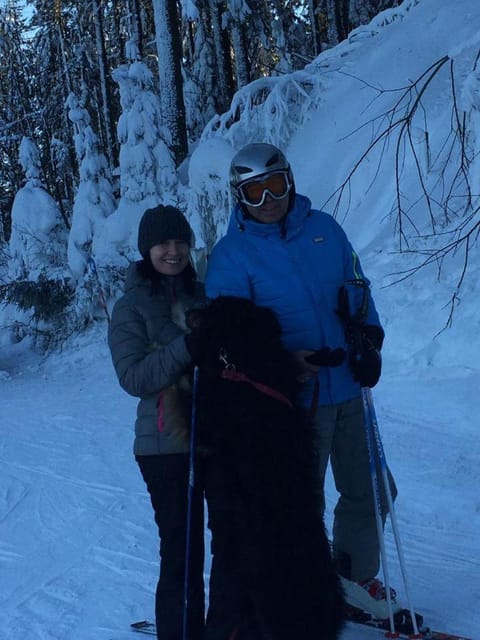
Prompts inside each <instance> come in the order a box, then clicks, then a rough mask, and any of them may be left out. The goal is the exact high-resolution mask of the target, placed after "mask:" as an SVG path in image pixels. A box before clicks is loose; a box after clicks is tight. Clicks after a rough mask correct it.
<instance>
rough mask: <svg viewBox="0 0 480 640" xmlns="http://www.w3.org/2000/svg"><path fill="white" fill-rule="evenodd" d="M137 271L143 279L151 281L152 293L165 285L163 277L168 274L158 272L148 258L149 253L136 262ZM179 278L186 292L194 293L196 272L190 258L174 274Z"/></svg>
mask: <svg viewBox="0 0 480 640" xmlns="http://www.w3.org/2000/svg"><path fill="white" fill-rule="evenodd" d="M137 271H138V273H139V274H140V275H141V276H142V278H145V280H150V282H151V285H152V286H151V293H152V295H153V294H155V293H158V292H159V291H160V290H161V289H163V287H164V285H165V279H166V278H168V277H169V276H165V275H163V274H162V273H159V272H158V271H157V270H156V269H155V267H154V266H153V264H152V260H151V258H150V254H147V255H146V256H145V257H144V258H143V260H140V262H137ZM176 277H177V278H179V279H180V280H181V282H182V284H183V288H184V290H185V292H186V293H188V294H189V295H194V293H195V284H196V282H197V272H196V271H195V268H194V266H193V264H192V261H191V258H190V260H189V262H188V264H187V266H186V267H185V269H184V270H183V271H182V272H181V273H180V274H179V275H178V276H176Z"/></svg>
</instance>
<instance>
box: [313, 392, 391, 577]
mask: <svg viewBox="0 0 480 640" xmlns="http://www.w3.org/2000/svg"><path fill="white" fill-rule="evenodd" d="M312 428H313V433H312V435H313V448H314V453H315V467H316V473H315V476H316V483H317V484H316V493H317V494H318V500H319V506H320V509H321V511H322V513H323V511H324V510H325V496H324V482H325V473H326V470H327V465H328V461H329V459H330V463H331V467H332V473H333V477H334V480H335V486H336V489H337V491H338V493H339V494H340V497H339V499H338V502H337V505H336V507H335V510H334V521H333V530H332V533H333V556H334V559H335V560H336V562H337V566H338V570H339V573H340V574H341V575H343V576H344V577H346V578H349V579H350V580H355V581H357V580H368V579H370V578H373V577H374V576H376V575H377V573H378V570H379V566H380V559H379V555H380V549H379V543H378V535H377V527H376V521H375V503H374V498H373V490H372V480H371V473H370V467H369V457H368V448H367V441H366V435H365V425H364V417H363V405H362V399H361V397H360V398H354V399H353V400H349V401H347V402H342V403H340V404H336V405H321V406H318V407H317V411H316V414H315V417H314V420H313V424H312ZM377 466H378V465H377ZM377 476H378V478H379V484H380V488H381V504H382V514H383V521H384V523H385V517H386V514H387V513H388V506H387V501H386V497H385V491H384V488H383V486H382V485H383V483H382V475H381V472H380V470H379V469H377ZM388 477H389V481H390V488H391V491H392V497H393V498H394V499H395V497H396V495H397V490H396V487H395V482H394V480H393V477H392V475H391V473H390V470H388Z"/></svg>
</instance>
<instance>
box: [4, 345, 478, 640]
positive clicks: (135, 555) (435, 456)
mask: <svg viewBox="0 0 480 640" xmlns="http://www.w3.org/2000/svg"><path fill="white" fill-rule="evenodd" d="M2 366H3V365H2ZM9 374H10V375H9V377H8V378H7V379H4V380H3V381H2V383H1V384H2V396H1V400H0V412H1V414H2V415H3V416H5V417H6V418H7V420H5V418H4V425H5V426H4V429H3V432H2V436H1V442H0V452H1V459H2V478H3V480H2V484H1V488H0V525H1V531H2V536H1V542H0V563H1V567H2V569H1V574H2V596H3V598H2V600H3V606H2V607H1V609H0V628H1V629H2V640H24V639H28V640H57V639H58V640H80V639H81V640H99V639H105V640H124V639H126V638H129V637H130V638H131V637H132V632H130V631H129V630H128V625H129V624H130V622H132V621H133V620H138V619H143V618H146V617H148V618H152V616H153V597H154V595H153V594H154V590H155V585H156V574H157V558H158V541H157V537H156V530H155V526H154V523H153V518H152V514H151V507H150V504H149V500H148V496H147V493H146V491H145V489H144V486H143V482H142V480H141V477H140V474H139V472H138V469H137V467H136V463H135V461H134V458H133V455H132V452H131V446H132V431H133V421H134V416H135V407H136V401H135V399H133V398H129V397H128V396H126V394H125V393H123V392H122V390H121V389H120V387H119V386H118V383H117V380H116V378H115V375H114V372H113V369H112V367H111V364H110V359H109V355H108V350H107V347H106V345H105V343H104V340H100V339H98V345H97V347H96V349H95V355H92V353H91V350H87V351H86V352H85V356H84V357H82V356H81V355H78V356H76V357H72V356H71V355H68V354H60V355H57V356H53V357H52V358H50V360H48V361H47V362H45V363H40V364H39V365H38V364H35V365H32V366H31V367H30V368H29V369H27V371H26V372H24V373H22V374H20V373H19V372H18V371H16V370H15V367H13V368H12V369H11V371H10V372H9ZM460 382H462V384H460ZM430 384H431V381H429V380H413V379H410V378H405V379H400V380H399V381H398V380H397V381H396V384H395V385H391V384H389V382H388V380H387V381H382V384H381V388H379V389H378V390H377V389H376V390H375V394H374V395H375V398H376V405H377V414H378V421H379V426H380V429H381V432H382V434H383V440H384V446H385V452H386V456H387V460H388V462H389V465H390V467H391V468H392V470H393V472H394V475H395V478H396V480H397V484H398V486H399V498H398V500H397V517H398V521H399V528H400V533H401V540H402V546H403V549H404V554H405V558H406V565H407V573H408V576H409V579H410V588H411V593H412V599H413V603H414V605H415V607H416V608H417V609H418V610H419V611H421V612H422V613H423V614H424V615H425V616H426V618H427V621H428V623H429V624H430V625H431V626H432V627H434V628H441V629H446V630H450V631H456V632H458V633H464V634H466V635H470V636H473V637H474V636H475V631H478V629H479V628H480V620H479V614H478V611H477V608H476V607H477V605H478V602H479V601H480V585H479V579H478V575H479V574H480V564H479V547H480V542H479V536H478V512H479V511H480V502H479V501H480V498H479V497H478V495H477V494H478V469H477V467H478V462H477V461H478V459H479V445H478V443H477V440H478V438H474V436H473V432H474V426H473V425H472V424H471V421H470V420H469V419H466V418H465V417H463V418H462V419H461V420H460V419H457V422H456V424H455V426H453V425H452V424H451V419H452V415H456V416H457V418H458V411H457V410H453V409H451V408H449V407H450V405H451V404H452V403H454V406H455V401H456V396H455V393H458V394H459V395H461V392H462V390H464V389H465V384H464V381H459V383H458V384H455V381H453V382H452V383H449V384H447V383H444V384H446V386H449V389H450V397H449V399H448V402H447V400H445V402H444V403H441V404H439V403H438V398H439V397H440V396H439V394H438V391H437V392H436V393H435V395H434V399H436V403H437V405H435V402H421V401H420V400H421V399H423V400H425V399H426V398H427V397H428V388H429V385H430ZM452 393H453V395H452ZM445 397H447V396H445ZM456 406H460V403H457V404H456ZM475 409H477V414H478V410H480V406H479V401H478V400H477V399H475V398H474V397H473V394H472V397H471V398H470V399H469V411H473V412H475ZM470 436H472V437H471V438H470ZM327 494H328V509H327V515H326V522H327V526H328V525H329V522H331V510H332V508H333V505H334V502H335V498H336V494H335V491H334V488H333V484H332V479H331V477H330V476H329V478H328V479H327ZM475 510H476V511H475ZM475 516H476V517H475ZM206 541H207V544H208V532H207V534H206ZM386 547H387V555H388V558H389V568H390V574H391V579H392V583H393V584H394V586H395V587H396V588H397V591H398V592H399V595H400V597H402V599H403V598H404V591H403V587H402V583H401V574H400V569H399V566H398V561H397V557H396V553H395V543H394V538H393V533H392V530H391V526H390V524H389V523H387V528H386ZM209 563H210V560H209V559H208V560H207V566H206V574H208V571H209ZM449 611H453V612H455V615H456V617H457V619H453V618H452V616H451V614H449ZM376 635H378V636H379V637H381V635H379V634H378V632H374V631H371V630H368V629H359V628H358V627H354V628H352V627H351V626H347V628H346V630H345V632H344V633H343V636H342V637H343V638H344V639H345V640H353V639H356V640H363V639H364V638H365V639H366V638H372V637H375V636H376ZM138 637H141V636H138Z"/></svg>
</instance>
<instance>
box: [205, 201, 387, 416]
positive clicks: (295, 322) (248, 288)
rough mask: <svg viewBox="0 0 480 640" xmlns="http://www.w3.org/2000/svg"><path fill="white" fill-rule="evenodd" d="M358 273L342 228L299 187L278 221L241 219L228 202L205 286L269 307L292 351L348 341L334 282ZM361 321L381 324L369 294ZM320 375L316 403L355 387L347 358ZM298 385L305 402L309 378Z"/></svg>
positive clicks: (354, 392) (347, 394) (347, 395)
mask: <svg viewBox="0 0 480 640" xmlns="http://www.w3.org/2000/svg"><path fill="white" fill-rule="evenodd" d="M357 278H363V279H366V278H365V276H364V274H363V272H362V268H361V266H360V262H359V260H358V257H357V255H356V253H355V252H354V250H353V248H352V246H351V244H350V242H349V241H348V239H347V236H346V234H345V232H344V231H343V229H342V228H341V227H340V225H339V224H338V223H337V222H335V220H334V219H333V217H332V216H330V215H329V214H327V213H324V212H322V211H317V210H315V209H312V208H311V202H310V200H309V199H308V198H306V197H305V196H302V195H299V194H297V195H296V197H295V203H294V206H293V208H292V209H291V210H290V212H289V214H288V216H287V217H286V218H285V220H284V221H283V223H279V224H261V223H258V222H256V221H255V220H253V219H250V218H248V219H245V218H244V214H243V211H242V209H241V208H240V207H239V206H237V207H236V208H235V209H234V211H233V213H232V217H231V220H230V223H229V227H228V230H227V233H226V235H225V236H224V237H223V238H222V239H221V240H220V241H219V242H218V244H217V245H216V246H215V248H214V250H213V252H212V255H211V257H210V259H209V261H208V269H207V276H206V293H207V296H208V297H209V298H214V297H216V296H219V295H232V296H240V297H242V298H249V299H250V300H253V301H254V302H255V303H256V304H258V305H261V306H265V307H269V308H271V309H273V310H274V311H275V312H276V313H277V316H278V318H279V321H280V323H281V326H282V328H283V340H284V343H285V345H286V347H287V348H288V349H290V350H291V351H297V350H299V349H312V350H316V349H321V348H322V347H325V346H328V347H331V348H335V347H343V348H344V349H346V348H347V347H346V344H345V336H344V330H343V326H342V323H341V321H340V320H339V318H338V316H337V314H336V313H335V310H336V308H337V301H338V291H339V288H340V287H341V286H342V285H343V284H344V282H345V281H346V280H352V279H357ZM367 282H368V280H367ZM369 295H370V293H369ZM367 324H372V325H378V326H380V322H379V318H378V314H377V311H376V309H375V305H374V303H373V300H372V299H371V296H370V300H369V311H368V318H367ZM318 381H319V404H337V403H339V402H344V401H346V400H350V399H352V398H355V397H357V396H359V395H360V386H359V385H358V383H356V382H355V381H354V380H353V378H352V375H351V373H350V370H349V368H348V364H347V363H346V362H345V363H344V364H343V365H341V366H340V367H335V368H328V367H322V368H321V369H320V371H319V373H318ZM304 387H305V389H304V393H302V397H301V398H300V402H301V404H303V405H305V406H310V404H311V402H312V394H313V388H314V383H313V379H312V380H311V381H310V382H309V383H307V384H306V385H304Z"/></svg>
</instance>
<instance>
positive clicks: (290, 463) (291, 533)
mask: <svg viewBox="0 0 480 640" xmlns="http://www.w3.org/2000/svg"><path fill="white" fill-rule="evenodd" d="M194 324H196V325H197V327H199V331H200V332H201V335H202V350H201V352H202V357H201V358H200V362H199V372H200V375H199V384H198V394H197V397H198V399H197V438H198V443H199V445H200V446H201V448H202V449H204V448H205V449H206V450H207V451H209V454H208V458H207V464H208V463H209V464H211V465H212V466H213V465H216V469H215V471H216V472H218V474H219V477H220V481H219V484H218V486H219V489H220V492H223V497H222V499H221V500H220V502H221V503H223V507H227V508H224V509H223V510H221V516H218V514H215V513H212V514H210V519H211V527H212V534H213V540H214V544H215V545H216V546H217V547H218V546H220V547H221V546H222V543H223V541H222V537H227V538H228V539H229V540H230V544H231V547H232V550H233V553H234V554H236V562H235V563H234V565H232V566H233V567H234V568H233V572H234V573H235V575H232V581H236V583H237V584H236V587H237V588H238V590H239V592H241V593H243V594H244V597H245V598H247V599H249V600H250V605H251V609H252V610H253V611H254V615H255V618H256V620H257V622H258V626H259V629H260V630H261V631H260V634H257V635H255V637H260V638H265V639H268V640H297V639H298V640H300V639H301V640H335V639H336V638H338V636H339V633H340V630H341V628H342V622H343V597H342V593H341V588H340V585H339V581H338V577H337V574H336V572H335V570H334V566H333V563H332V558H331V554H330V549H329V544H328V540H327V537H326V533H325V528H324V525H323V519H322V516H321V515H320V514H319V513H318V508H317V506H316V504H315V500H314V493H313V482H312V478H313V475H312V473H313V471H312V470H313V452H312V447H311V446H310V440H309V433H308V425H307V421H306V420H305V418H304V416H303V415H302V414H301V413H300V412H299V411H298V410H296V409H294V408H293V407H292V406H291V405H289V404H288V403H287V402H286V399H288V401H291V400H292V398H293V397H294V394H295V391H296V386H297V382H296V375H295V367H294V365H293V362H292V359H291V356H290V354H289V353H288V352H287V351H286V349H285V348H284V347H283V346H282V342H281V329H280V325H279V323H278V321H277V318H276V316H275V314H274V313H273V312H272V311H270V310H269V309H265V308H261V307H258V306H256V305H255V304H254V303H252V302H250V301H249V300H245V299H243V298H234V297H219V298H216V299H215V300H213V301H211V302H210V303H209V304H208V305H207V306H206V307H205V308H204V309H203V310H202V311H201V312H199V313H198V314H197V315H196V317H195V319H194ZM226 367H235V371H236V372H240V373H242V374H244V375H246V376H247V377H248V378H249V380H250V381H251V382H248V381H232V380H226V379H224V378H222V371H224V370H225V368H226ZM253 383H261V384H263V385H266V386H267V387H268V388H271V389H275V391H276V392H278V393H279V394H282V396H283V398H278V397H272V396H271V395H270V394H269V393H268V392H266V391H265V390H264V389H263V388H262V389H258V388H256V387H255V386H254V384H253ZM217 497H218V496H215V495H214V496H213V501H212V504H213V503H214V502H215V499H216V498H217ZM207 498H208V496H207ZM214 510H215V508H214V507H213V506H212V511H214ZM217 516H218V517H217ZM219 517H221V518H222V519H223V521H218V518H219ZM217 524H218V527H217ZM216 528H218V530H217V531H216ZM214 550H215V546H214ZM240 635H241V634H240ZM207 637H208V619H207Z"/></svg>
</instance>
